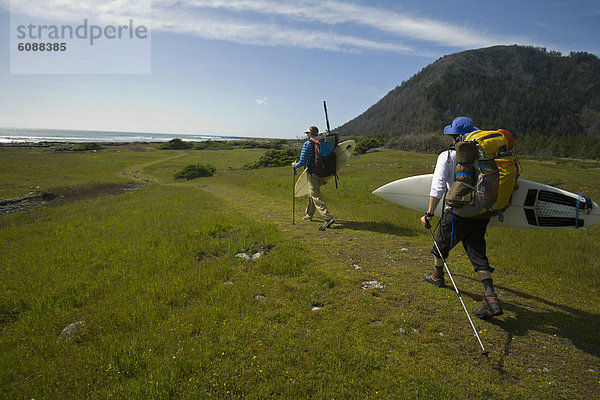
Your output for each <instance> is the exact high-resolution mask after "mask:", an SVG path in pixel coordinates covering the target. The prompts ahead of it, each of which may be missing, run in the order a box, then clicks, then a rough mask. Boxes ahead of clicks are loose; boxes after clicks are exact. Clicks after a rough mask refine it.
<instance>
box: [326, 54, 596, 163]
mask: <svg viewBox="0 0 600 400" xmlns="http://www.w3.org/2000/svg"><path fill="white" fill-rule="evenodd" d="M459 115H466V116H470V117H472V118H473V120H474V122H475V125H476V126H478V127H480V128H481V129H498V128H504V129H507V130H509V131H510V132H511V133H513V135H514V136H515V138H516V140H517V144H519V142H520V141H521V140H523V141H528V139H527V137H529V136H533V137H535V138H536V139H535V141H536V143H537V144H536V145H533V146H530V145H527V146H523V147H522V148H521V152H522V154H528V155H543V154H553V155H556V156H560V157H593V158H598V157H600V153H598V152H596V153H592V152H591V151H589V150H588V149H590V148H597V146H598V144H600V60H598V57H596V56H595V55H593V54H588V53H584V52H578V53H575V52H574V53H571V54H570V55H568V56H562V55H561V54H560V53H558V52H547V51H546V50H545V49H539V48H534V47H523V46H496V47H490V48H485V49H478V50H469V51H465V52H461V53H456V54H452V55H448V56H444V57H442V58H441V59H439V60H437V61H436V62H435V63H433V64H431V65H429V66H428V67H426V68H424V69H423V70H422V71H421V72H420V73H418V74H416V75H415V76H413V77H412V78H411V79H410V80H409V81H407V82H403V83H402V85H401V86H399V87H396V88H395V89H394V90H392V91H391V92H389V93H388V94H387V95H386V96H385V97H383V98H382V99H381V100H380V101H379V102H378V103H377V104H375V105H374V106H372V107H371V108H370V109H368V110H367V111H366V112H364V113H363V114H362V115H360V116H358V117H357V118H355V119H354V120H352V121H350V122H348V123H346V124H345V125H343V126H341V127H339V128H337V129H336V130H337V131H338V132H339V133H340V134H342V135H354V134H357V133H360V134H361V135H366V136H376V135H385V136H386V137H394V138H397V137H402V136H407V135H413V136H415V135H416V136H420V135H430V134H432V133H436V134H439V135H441V132H442V129H443V127H444V126H446V125H448V124H449V123H450V122H451V121H452V119H453V118H454V117H456V116H459ZM540 138H543V139H540ZM394 141H395V142H396V143H395V145H394V144H392V146H391V147H398V146H397V144H398V139H394ZM413 142H415V143H416V145H415V147H412V148H410V149H411V150H422V149H423V148H424V146H423V143H422V142H419V141H414V140H413ZM425 147H431V146H425Z"/></svg>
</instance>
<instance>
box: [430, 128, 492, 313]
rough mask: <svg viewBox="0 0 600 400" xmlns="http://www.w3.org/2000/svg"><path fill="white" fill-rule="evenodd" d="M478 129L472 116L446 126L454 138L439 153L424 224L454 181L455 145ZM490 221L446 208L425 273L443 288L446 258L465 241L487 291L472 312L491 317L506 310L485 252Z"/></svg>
mask: <svg viewBox="0 0 600 400" xmlns="http://www.w3.org/2000/svg"><path fill="white" fill-rule="evenodd" d="M477 130H479V128H476V127H475V126H473V120H472V119H471V118H469V117H457V118H455V119H454V121H452V124H451V125H448V126H446V127H445V128H444V134H446V135H449V136H451V137H452V138H453V146H451V147H450V149H448V150H447V151H444V152H443V153H441V154H440V155H439V156H438V159H437V163H436V166H435V171H434V173H433V179H432V181H431V189H430V192H429V206H428V208H427V212H426V213H425V215H424V216H422V217H421V223H422V224H423V226H424V227H426V228H429V227H430V226H431V225H430V224H429V219H430V218H432V217H433V214H434V212H435V209H436V208H437V206H438V204H439V202H440V200H441V199H442V197H443V196H444V194H445V193H446V191H447V190H449V189H450V186H452V183H453V182H454V180H455V175H454V174H455V168H456V150H455V149H454V144H456V143H457V142H458V141H460V140H461V135H465V134H469V133H471V132H474V131H477ZM489 222H490V218H489V217H487V218H465V217H461V216H459V215H456V214H455V213H453V211H452V208H450V207H446V209H445V210H444V212H443V213H442V216H441V218H440V222H439V230H438V232H437V237H436V239H435V242H436V244H437V246H436V245H434V247H433V248H432V249H431V253H433V256H434V263H435V265H434V270H433V272H431V273H426V274H424V275H423V279H424V280H425V281H426V282H429V283H432V284H434V285H435V286H437V287H444V284H445V282H444V260H446V259H447V257H448V254H449V253H450V250H451V249H452V248H453V247H454V246H455V245H457V244H458V243H461V242H462V244H463V247H464V249H465V251H466V253H467V256H468V257H469V260H470V261H471V264H473V268H474V269H475V271H476V272H477V274H478V275H479V278H480V279H481V282H482V283H483V287H484V290H485V293H484V296H483V302H482V305H481V306H480V307H478V308H476V309H475V310H473V313H474V314H475V315H476V316H477V317H479V318H490V317H493V316H497V315H501V314H502V313H503V311H502V306H501V305H500V302H499V301H498V297H497V296H496V293H495V292H494V285H493V282H492V272H493V270H494V269H493V268H492V267H491V266H490V264H489V261H488V258H487V255H486V243H485V233H486V230H487V226H488V223H489ZM438 249H439V250H438Z"/></svg>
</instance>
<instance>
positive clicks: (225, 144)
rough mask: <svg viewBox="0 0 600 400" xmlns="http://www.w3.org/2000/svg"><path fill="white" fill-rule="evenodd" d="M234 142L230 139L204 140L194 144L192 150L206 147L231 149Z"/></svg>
mask: <svg viewBox="0 0 600 400" xmlns="http://www.w3.org/2000/svg"><path fill="white" fill-rule="evenodd" d="M235 144H236V143H235V142H234V141H232V140H205V141H203V142H200V143H198V144H196V145H195V146H194V150H206V149H219V150H223V149H227V150H231V149H233V148H234V147H235Z"/></svg>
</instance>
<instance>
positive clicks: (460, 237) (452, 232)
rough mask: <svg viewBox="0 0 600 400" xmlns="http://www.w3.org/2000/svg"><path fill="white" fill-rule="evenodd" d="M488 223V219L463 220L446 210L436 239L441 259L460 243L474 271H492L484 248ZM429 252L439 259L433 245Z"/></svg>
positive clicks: (446, 256) (450, 210)
mask: <svg viewBox="0 0 600 400" xmlns="http://www.w3.org/2000/svg"><path fill="white" fill-rule="evenodd" d="M489 222H490V219H489V218H483V219H478V218H463V217H459V216H458V215H456V214H454V213H453V212H452V209H449V210H446V211H445V212H444V215H443V217H442V219H441V221H440V227H439V230H438V233H437V237H436V242H437V244H438V246H439V247H440V251H441V252H442V257H443V258H444V259H446V258H448V254H449V253H450V250H452V248H453V247H454V246H456V245H457V244H458V243H459V242H462V244H463V247H464V248H465V251H466V252H467V256H469V260H471V264H473V268H474V269H475V271H480V270H487V271H490V272H492V271H494V269H493V268H492V267H490V264H489V262H488V258H487V256H486V247H485V231H486V229H487V226H488V223H489ZM431 252H432V253H433V255H434V256H436V257H438V258H441V257H440V255H439V253H438V251H437V249H436V247H435V245H434V246H433V249H431Z"/></svg>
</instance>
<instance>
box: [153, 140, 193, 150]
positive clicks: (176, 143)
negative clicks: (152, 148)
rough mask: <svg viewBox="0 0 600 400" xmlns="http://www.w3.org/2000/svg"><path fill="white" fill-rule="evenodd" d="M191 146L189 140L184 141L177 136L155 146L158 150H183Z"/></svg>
mask: <svg viewBox="0 0 600 400" xmlns="http://www.w3.org/2000/svg"><path fill="white" fill-rule="evenodd" d="M192 146H193V145H192V144H191V143H190V142H184V141H183V140H181V139H179V138H175V139H171V140H169V141H168V142H166V143H163V144H161V145H159V146H157V147H156V148H157V149H158V150H185V149H191V148H192Z"/></svg>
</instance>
